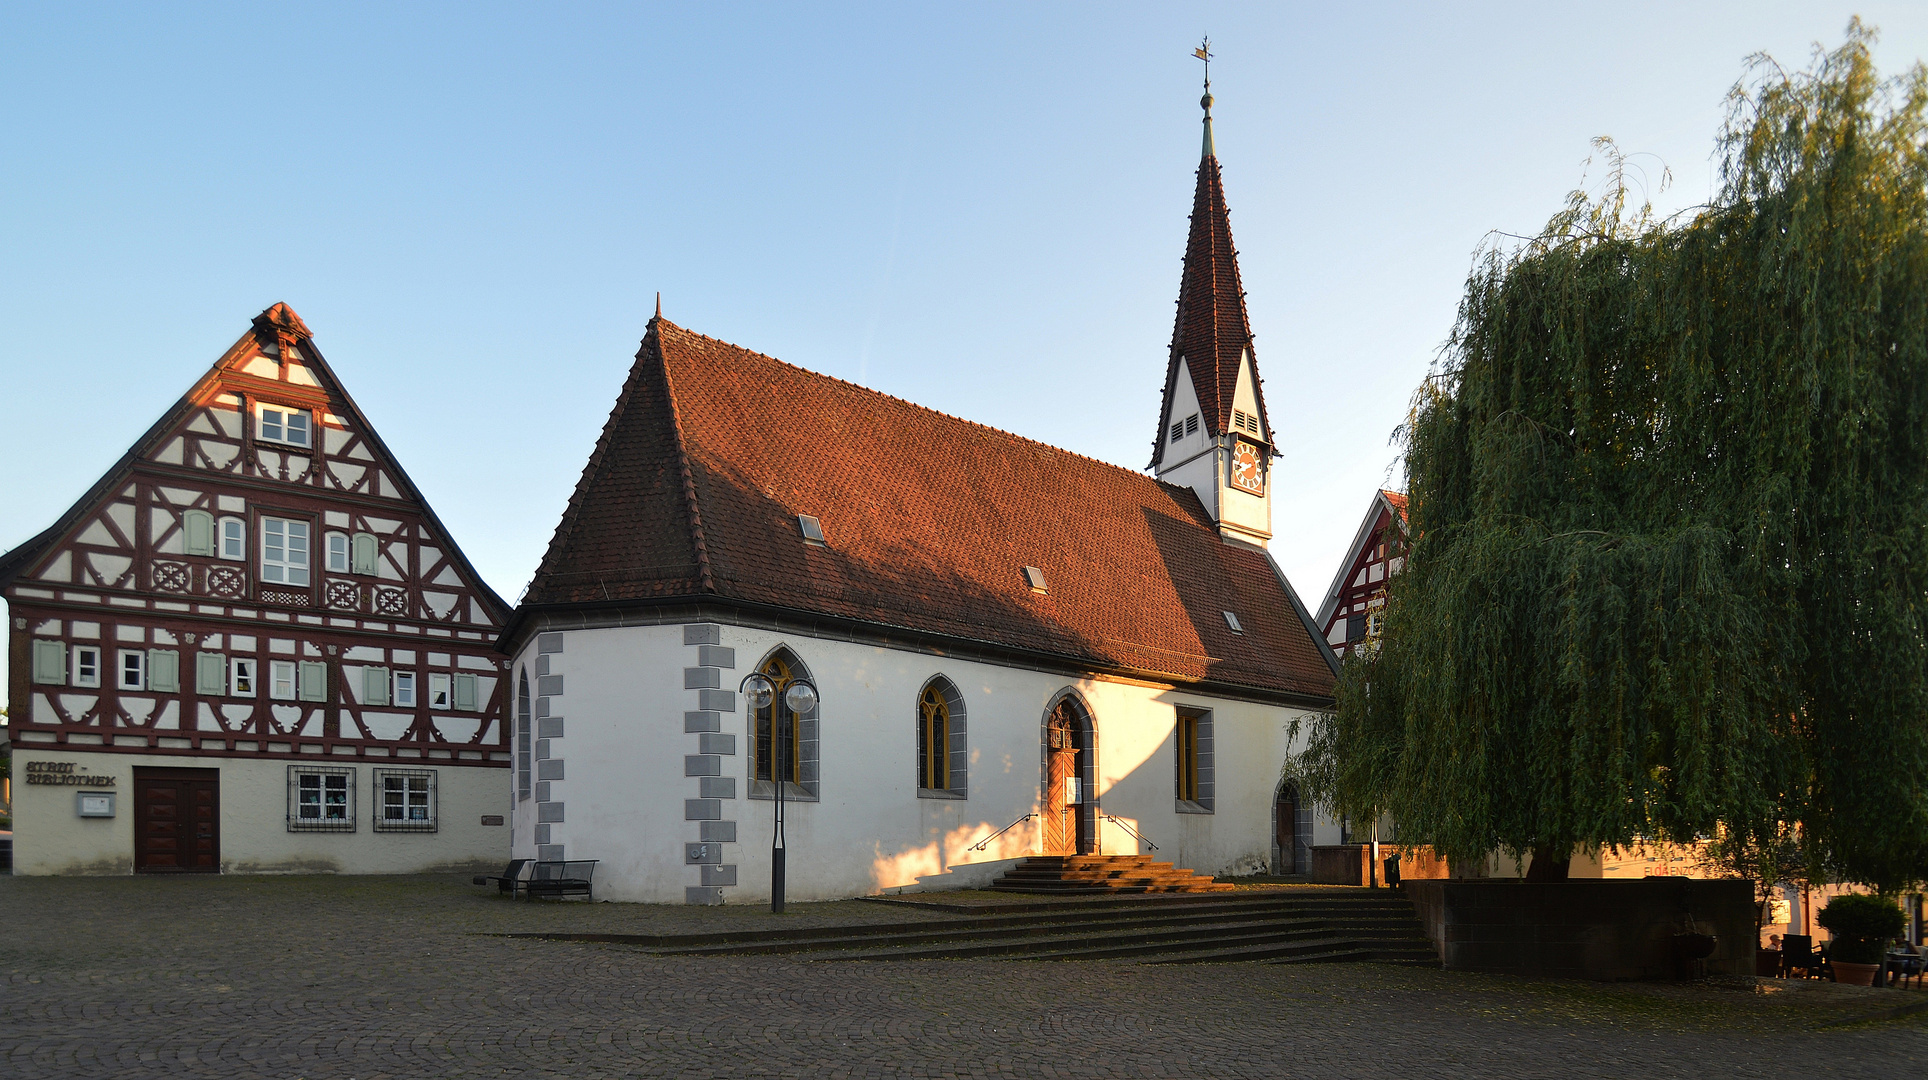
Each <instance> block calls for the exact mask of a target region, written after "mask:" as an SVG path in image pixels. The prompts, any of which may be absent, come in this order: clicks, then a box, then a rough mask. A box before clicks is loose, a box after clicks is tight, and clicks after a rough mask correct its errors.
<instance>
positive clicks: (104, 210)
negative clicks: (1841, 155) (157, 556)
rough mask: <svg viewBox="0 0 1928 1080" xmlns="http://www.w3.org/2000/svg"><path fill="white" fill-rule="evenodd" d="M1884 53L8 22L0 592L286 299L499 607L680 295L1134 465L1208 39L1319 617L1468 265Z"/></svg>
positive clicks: (1188, 190)
mask: <svg viewBox="0 0 1928 1080" xmlns="http://www.w3.org/2000/svg"><path fill="white" fill-rule="evenodd" d="M1856 14H1859V15H1860V16H1862V18H1863V19H1864V20H1865V21H1867V22H1868V23H1871V24H1873V25H1874V26H1876V27H1878V28H1879V29H1880V31H1881V39H1880V43H1879V45H1878V46H1877V48H1876V50H1875V59H1876V63H1877V65H1878V66H1879V67H1880V68H1881V70H1882V71H1884V72H1887V73H1898V72H1901V71H1902V70H1904V69H1905V68H1906V67H1908V66H1909V65H1911V64H1913V63H1915V62H1916V61H1917V60H1918V59H1919V58H1922V57H1924V56H1928V7H1924V6H1922V5H1919V4H1915V5H1908V4H1894V3H1889V4H1864V5H1845V4H1838V3H1831V2H1811V3H1798V4H1796V3H1771V2H1763V0H1753V2H1749V3H1715V2H1709V3H1697V4H1680V3H1623V4H1615V5H1611V6H1606V7H1603V6H1600V5H1552V4H1545V3H1523V4H1455V5H1438V4H1411V5H1398V4H1349V5H1337V4H1287V3H1277V4H1263V5H1260V4H1251V5H1247V4H1214V3H1158V4H1125V3H1110V4H1102V5H1101V4H1068V3H1066V4H1040V3H1025V4H998V3H974V4H968V5H966V4H954V5H938V4H915V5H906V4H880V5H875V6H863V5H843V6H838V7H834V8H833V7H828V6H824V7H805V6H803V5H794V4H769V5H760V4H749V3H744V4H731V5H701V6H699V5H688V6H654V5H645V4H610V5H602V4H589V3H579V4H544V5H533V4H488V3H466V4H460V5H453V4H451V5H431V4H354V3H329V4H325V5H323V4H313V5H310V4H275V5H265V4H263V5H233V6H223V5H218V4H198V5H192V6H189V5H155V4H127V5H112V4H46V5H40V4H29V3H20V2H15V3H10V4H8V5H5V6H4V7H0V103H4V108H0V379H4V385H6V386H7V387H8V388H9V389H8V392H7V393H5V394H4V395H0V439H3V440H4V441H3V442H0V447H4V449H0V549H4V548H8V547H12V546H14V545H16V544H18V543H21V542H22V541H25V540H27V539H28V538H30V537H32V536H33V535H34V534H35V533H37V532H39V531H40V530H41V529H43V528H45V527H46V526H47V525H49V524H51V523H52V522H53V520H54V519H55V518H56V517H58V516H59V515H60V513H61V512H62V511H64V510H65V509H66V508H67V507H68V506H69V505H70V504H71V503H72V502H73V501H74V500H75V499H77V498H79V497H80V495H81V494H82V493H83V492H84V491H85V490H86V489H87V487H88V486H89V485H90V484H91V483H92V482H93V481H94V480H95V479H97V478H98V477H99V476H100V475H101V474H102V473H103V472H104V471H105V470H106V469H107V468H108V467H109V466H111V465H112V464H113V462H114V461H115V459H116V458H118V457H119V456H120V455H121V454H122V453H123V452H124V451H125V450H126V449H127V447H128V446H129V445H131V444H132V443H133V442H134V440H135V439H137V438H138V437H139V436H140V435H141V433H142V432H143V431H145V430H146V428H147V427H148V426H149V425H150V424H152V423H153V421H154V420H155V419H156V418H158V417H159V416H160V415H161V413H162V412H164V411H165V410H166V409H167V408H168V407H169V406H170V405H172V403H173V402H174V401H175V400H176V399H178V398H179V396H180V395H181V394H182V393H183V392H184V391H185V390H186V389H187V388H188V387H189V386H190V385H191V384H192V383H193V382H194V381H195V379H197V378H198V377H199V376H200V375H201V374H202V373H203V372H204V371H205V370H206V369H207V367H208V366H209V365H210V364H211V363H213V361H214V360H215V359H216V358H217V357H218V356H219V355H220V353H221V352H222V351H223V350H224V349H226V348H227V346H228V345H230V344H231V343H232V342H233V341H234V340H235V339H236V338H237V337H239V336H240V335H241V334H242V333H243V332H244V331H245V330H246V329H247V328H248V325H249V321H250V320H251V319H252V317H253V316H254V315H255V314H256V313H258V312H259V311H261V310H262V309H263V308H265V307H267V306H268V305H270V304H272V303H274V302H276V301H285V302H287V303H288V304H289V305H291V306H292V307H293V308H294V309H295V310H296V311H297V312H299V313H300V314H301V316H302V317H303V319H304V320H305V321H306V322H307V324H308V325H309V327H310V328H311V329H312V330H313V331H314V334H315V342H316V345H317V346H318V347H319V349H320V350H321V352H322V353H323V355H325V356H326V357H327V359H328V362H329V364H330V365H331V366H332V367H333V368H334V370H335V371H336V373H337V374H338V375H339V376H340V377H341V379H342V381H343V382H344V383H345V385H346V386H347V388H348V390H349V392H350V393H351V394H352V395H353V396H354V397H355V399H356V400H357V402H358V403H359V404H360V405H361V407H362V410H363V411H364V413H365V414H366V415H367V416H368V418H369V420H370V422H371V423H373V424H374V426H375V428H376V429H377V430H378V431H379V432H380V433H381V435H382V437H383V439H384V440H385V441H386V442H387V443H388V445H389V447H390V448H391V449H392V450H393V451H394V452H395V454H396V455H397V457H398V458H399V459H400V461H401V464H402V466H403V467H404V468H405V469H406V470H407V471H408V472H409V474H410V476H411V477H412V478H413V479H414V481H415V482H416V485H417V486H418V487H419V488H420V489H421V490H422V492H423V494H424V495H425V496H426V497H427V498H428V500H429V502H430V503H431V504H432V505H433V506H434V507H435V510H436V512H437V513H438V514H439V515H440V516H441V518H442V520H443V521H444V522H445V523H446V525H447V526H448V527H449V529H450V530H451V531H452V532H453V534H454V536H455V539H456V540H457V542H458V543H460V544H461V545H462V547H463V549H464V550H465V551H466V553H467V554H468V556H469V558H470V560H471V561H472V562H473V563H474V564H475V565H476V567H477V569H478V570H479V571H480V572H481V573H482V575H483V576H484V577H485V578H486V579H487V580H488V582H489V584H490V585H492V586H493V587H494V588H495V589H496V590H497V591H498V592H500V593H501V594H502V595H503V596H504V597H506V598H508V599H510V600H513V599H515V598H516V597H517V596H518V595H519V594H520V593H521V592H522V590H523V588H524V587H525V586H526V585H527V584H528V581H529V578H530V575H531V574H532V573H533V572H534V569H535V566H536V564H537V562H538V561H539V560H540V559H541V556H542V552H543V550H544V548H545V546H546V545H547V543H548V539H549V536H550V534H551V532H552V531H553V530H554V528H555V525H556V521H557V519H558V518H559V517H560V515H561V512H562V508H563V505H564V503H565V502H566V501H567V499H568V496H569V493H570V490H571V488H572V487H573V485H574V483H575V481H576V478H577V477H578V475H579V474H580V472H581V470H582V467H583V464H584V462H585V461H586V459H587V457H588V454H589V450H590V448H591V447H592V446H593V444H594V442H595V439H596V436H597V434H598V433H599V432H600V430H601V427H602V424H603V421H604V419H605V418H606V417H607V415H608V412H609V408H610V406H611V405H612V404H613V402H614V400H615V395H616V392H617V390H618V389H619V388H620V386H621V384H622V381H623V377H624V375H625V374H626V372H627V370H628V368H629V365H630V362H631V359H632V357H633V355H634V353H635V351H636V346H637V342H638V341H639V339H640V338H641V336H642V334H643V331H644V328H645V324H646V323H647V321H648V319H649V317H650V314H651V312H652V310H653V308H654V304H655V297H656V294H657V293H658V292H660V293H661V294H662V302H663V313H664V315H665V316H666V317H668V318H669V319H671V320H672V321H674V322H676V323H678V324H679V325H682V326H684V327H687V328H689V329H692V330H696V331H698V332H700V333H704V334H708V335H711V336H713V337H718V338H722V339H724V340H726V341H730V342H733V343H736V344H739V345H742V346H745V347H747V348H750V349H754V350H756V351H759V352H763V353H768V354H770V355H773V356H776V357H778V358H780V359H783V360H786V361H789V362H791V363H794V364H798V365H800V366H803V367H806V368H809V369H811V370H814V371H819V372H823V373H826V374H829V375H834V376H837V377H839V378H843V379H849V380H852V381H855V382H858V383H861V384H863V385H865V386H868V387H872V388H874V389H877V390H880V391H884V392H886V393H890V394H893V395H896V396H898V397H902V398H906V399H908V400H911V401H914V402H917V403H919V404H922V405H926V406H929V407H931V408H935V409H939V410H942V411H944V412H947V413H951V414H953V415H956V416H961V417H965V418H968V419H970V420H974V421H977V422H980V423H984V424H989V425H992V426H994V427H999V428H1003V429H1006V430H1009V431H1012V432H1016V433H1017V434H1020V435H1024V436H1026V437H1029V438H1033V439H1038V440H1041V441H1043V442H1047V443H1051V444H1053V445H1056V446H1060V447H1064V448H1066V449H1070V450H1074V451H1077V452H1079V453H1082V454H1087V455H1090V456H1092V457H1096V458H1100V459H1102V460H1105V461H1109V462H1112V463H1114V464H1116V465H1119V466H1122V467H1125V468H1130V469H1142V468H1143V467H1144V465H1145V463H1146V461H1147V460H1148V458H1149V456H1150V450H1151V442H1152V439H1153V437H1154V436H1155V434H1156V432H1155V428H1156V426H1157V422H1158V417H1157V410H1158V405H1159V394H1160V390H1161V388H1162V382H1163V378H1164V371H1165V366H1166V362H1167V357H1168V349H1169V345H1170V340H1171V332H1172V317H1173V304H1174V301H1175V299H1176V297H1177V292H1178V278H1179V270H1180V262H1181V258H1182V256H1183V253H1184V245H1185V233H1186V216H1187V215H1188V214H1189V212H1190V208H1191V194H1192V187H1193V183H1194V171H1195V169H1196V168H1197V163H1198V145H1199V115H1200V114H1199V108H1198V96H1199V91H1200V87H1199V80H1200V74H1201V72H1200V70H1199V68H1200V65H1199V63H1198V61H1197V60H1195V59H1193V57H1192V55H1191V50H1192V49H1193V48H1194V47H1195V46H1196V45H1197V44H1198V41H1199V39H1200V38H1201V37H1202V36H1204V35H1207V34H1209V35H1210V37H1211V40H1212V42H1213V51H1214V53H1215V54H1216V57H1217V59H1216V60H1215V61H1214V63H1213V65H1212V80H1213V83H1212V89H1213V94H1214V95H1215V97H1216V99H1217V103H1216V105H1215V106H1214V109H1213V113H1214V117H1215V129H1216V135H1217V149H1218V154H1219V160H1220V162H1221V163H1222V166H1223V169H1224V176H1225V185H1226V193H1227V200H1228V202H1229V203H1230V206H1231V212H1232V229H1233V235H1234V237H1235V239H1236V241H1237V244H1238V249H1239V256H1240V265H1241V269H1242V271H1243V275H1244V284H1245V289H1246V292H1247V297H1248V305H1249V310H1250V315H1251V321H1252V325H1253V330H1254V333H1255V349H1254V351H1255V354H1256V357H1257V360H1258V364H1259V370H1260V374H1261V376H1262V377H1263V379H1264V386H1265V394H1266V397H1267V408H1268V412H1269V414H1270V417H1271V419H1272V422H1273V426H1274V428H1275V431H1274V435H1275V437H1276V439H1277V442H1278V444H1279V445H1278V449H1279V451H1280V454H1281V457H1280V459H1279V461H1278V462H1277V464H1276V466H1275V471H1274V473H1273V491H1274V494H1273V502H1274V522H1273V525H1274V531H1275V534H1276V535H1275V538H1274V540H1273V542H1272V545H1271V546H1272V550H1273V552H1274V554H1275V555H1276V556H1277V558H1278V560H1279V562H1280V564H1281V565H1282V566H1283V568H1284V569H1285V571H1286V573H1287V576H1288V577H1289V578H1290V579H1291V580H1292V582H1293V584H1294V585H1295V587H1296V588H1297V590H1298V591H1299V593H1300V594H1301V595H1302V596H1303V597H1304V598H1305V600H1306V603H1307V604H1308V605H1311V606H1314V607H1316V606H1317V605H1318V602H1319V600H1320V598H1322V597H1323V596H1324V594H1325V591H1326V588H1327V586H1328V585H1329V583H1330V581H1331V578H1332V576H1333V574H1334V573H1335V571H1336V569H1337V565H1338V562H1339V560H1340V558H1341V556H1342V555H1343V553H1344V549H1345V547H1346V545H1347V544H1348V543H1349V542H1350V540H1351V539H1352V536H1353V533H1354V531H1355V530H1356V529H1357V527H1358V525H1359V520H1360V518H1361V516H1362V515H1363V514H1364V513H1365V511H1366V508H1367V506H1368V503H1369V501H1370V499H1371V497H1372V493H1373V491H1374V489H1375V488H1377V487H1379V486H1382V485H1387V484H1391V485H1393V486H1398V485H1399V484H1400V483H1401V476H1400V471H1399V464H1398V448H1397V445H1396V444H1395V443H1394V442H1393V439H1392V436H1393V433H1394V430H1395V429H1396V428H1397V427H1398V425H1399V423H1400V422H1401V420H1402V419H1403V418H1404V417H1405V415H1406V412H1407V407H1408V404H1409V402H1410V401H1411V398H1412V394H1413V391H1414V390H1415V389H1416V388H1417V386H1418V385H1419V383H1420V382H1421V380H1422V379H1423V378H1424V377H1425V375H1426V373H1427V371H1428V369H1429V367H1430V365H1431V364H1432V363H1433V362H1434V361H1435V359H1436V358H1437V356H1438V353H1439V349H1440V347H1441V344H1442V342H1443V341H1444V340H1445V339H1446V337H1447V335H1448V334H1449V332H1450V331H1451V329H1452V325H1453V320H1454V313H1455V310H1456V307H1457V304H1458V301H1459V297H1460V294H1461V291H1462V286H1463V284H1464V281H1465V277H1466V274H1467V271H1468V270H1469V269H1470V267H1471V265H1472V260H1473V258H1474V254H1475V252H1476V251H1477V250H1478V249H1480V247H1481V245H1482V244H1484V243H1487V242H1489V239H1490V238H1491V237H1493V236H1494V235H1496V233H1498V234H1504V233H1514V234H1519V233H1528V234H1530V233H1533V232H1536V231H1537V230H1538V229H1539V227H1540V226H1541V225H1542V224H1543V223H1544V222H1545V221H1546V220H1547V218H1548V217H1550V216H1551V215H1552V214H1553V212H1554V211H1555V210H1556V209H1558V207H1559V206H1560V204H1561V202H1562V201H1563V199H1564V197H1565V195H1566V193H1567V192H1568V191H1570V190H1572V189H1574V188H1576V187H1584V186H1595V187H1597V185H1598V183H1599V180H1600V173H1601V167H1600V162H1599V161H1598V160H1595V161H1594V163H1593V165H1592V166H1588V165H1587V161H1588V159H1589V157H1590V156H1593V155H1594V153H1595V152H1594V149H1593V146H1592V140H1593V139H1594V138H1595V137H1596V136H1601V135H1607V136H1611V137H1613V138H1614V139H1615V140H1616V141H1617V143H1618V145H1619V146H1620V147H1621V149H1622V150H1623V151H1624V152H1625V153H1626V154H1628V155H1629V161H1630V163H1631V165H1632V166H1633V167H1634V176H1635V178H1636V180H1637V181H1639V182H1641V183H1642V184H1644V185H1646V186H1647V188H1648V190H1651V191H1653V196H1652V197H1653V200H1654V205H1655V207H1656V209H1658V210H1660V211H1662V212H1663V213H1665V212H1673V211H1676V210H1680V209H1683V208H1688V207H1692V206H1693V205H1696V204H1698V203H1701V202H1704V201H1705V200H1706V199H1707V198H1708V197H1709V196H1710V194H1711V193H1712V191H1713V188H1714V161H1713V159H1712V156H1711V155H1712V151H1713V146H1714V137H1715V135H1716V133H1717V132H1718V130H1719V126H1720V123H1721V120H1722V117H1723V115H1724V109H1725V104H1724V103H1725V99H1726V95H1727V92H1728V90H1729V89H1730V88H1731V87H1732V86H1733V85H1734V84H1735V82H1736V81H1737V80H1739V79H1741V78H1742V77H1743V76H1745V75H1746V73H1747V68H1746V64H1745V61H1746V58H1747V57H1748V56H1749V55H1751V54H1754V53H1758V52H1767V53H1770V54H1772V55H1773V56H1774V57H1775V58H1776V59H1777V60H1779V61H1780V62H1781V63H1782V64H1783V66H1786V67H1789V68H1796V67H1801V66H1805V65H1806V64H1807V62H1808V60H1809V58H1810V55H1811V52H1812V49H1813V47H1814V45H1815V43H1816V42H1820V43H1823V44H1825V45H1828V46H1833V45H1835V44H1838V43H1839V42H1840V40H1841V38H1842V33H1843V30H1844V28H1845V27H1846V26H1847V23H1848V20H1849V18H1850V17H1851V16H1853V15H1856ZM1663 174H1671V177H1672V184H1671V186H1670V187H1668V188H1666V189H1665V190H1660V189H1659V187H1658V184H1659V181H1660V179H1661V177H1662V175H1663ZM771 407H772V408H781V407H782V403H781V402H772V403H771ZM1075 496H1076V493H1067V498H1068V500H1075ZM0 663H4V660H3V659H0ZM0 686H4V682H0Z"/></svg>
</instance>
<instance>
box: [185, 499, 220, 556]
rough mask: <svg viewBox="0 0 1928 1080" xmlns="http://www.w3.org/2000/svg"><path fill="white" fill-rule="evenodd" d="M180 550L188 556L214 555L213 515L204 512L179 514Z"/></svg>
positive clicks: (194, 511)
mask: <svg viewBox="0 0 1928 1080" xmlns="http://www.w3.org/2000/svg"><path fill="white" fill-rule="evenodd" d="M181 550H182V551H184V552H186V553H187V554H189V555H212V554H214V515H213V514H210V513H208V512H207V511H206V510H188V511H186V512H184V513H182V514H181Z"/></svg>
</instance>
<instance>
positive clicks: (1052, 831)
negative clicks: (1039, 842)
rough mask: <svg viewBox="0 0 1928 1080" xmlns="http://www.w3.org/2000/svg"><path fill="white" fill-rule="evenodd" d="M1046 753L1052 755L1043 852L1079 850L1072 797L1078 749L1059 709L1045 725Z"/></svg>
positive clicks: (1047, 786) (1060, 853) (1048, 853)
mask: <svg viewBox="0 0 1928 1080" xmlns="http://www.w3.org/2000/svg"><path fill="white" fill-rule="evenodd" d="M1045 739H1046V747H1045V748H1046V752H1047V753H1049V754H1050V755H1051V756H1050V758H1049V761H1050V770H1051V771H1050V777H1049V782H1048V783H1047V784H1046V785H1045V789H1044V806H1043V817H1044V853H1045V854H1046V855H1075V854H1077V852H1078V832H1079V829H1078V806H1077V802H1076V801H1075V800H1074V799H1073V798H1072V790H1071V789H1072V786H1073V782H1074V781H1075V780H1076V779H1077V777H1078V750H1077V747H1076V746H1074V745H1073V744H1072V740H1071V724H1070V723H1069V720H1068V718H1066V717H1065V716H1064V714H1063V712H1062V711H1060V712H1059V713H1058V714H1056V715H1054V716H1052V717H1051V723H1050V724H1049V725H1047V726H1046V728H1045Z"/></svg>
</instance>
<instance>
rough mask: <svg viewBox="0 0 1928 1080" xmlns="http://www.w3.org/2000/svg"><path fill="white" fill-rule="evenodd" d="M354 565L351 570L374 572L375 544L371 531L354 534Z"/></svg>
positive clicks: (365, 572) (363, 572) (359, 572)
mask: <svg viewBox="0 0 1928 1080" xmlns="http://www.w3.org/2000/svg"><path fill="white" fill-rule="evenodd" d="M353 547H354V557H355V558H354V565H353V566H352V567H351V568H350V569H351V572H353V573H357V574H372V573H374V572H375V556H376V545H375V536H374V534H373V533H356V534H355V536H354V544H353Z"/></svg>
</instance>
